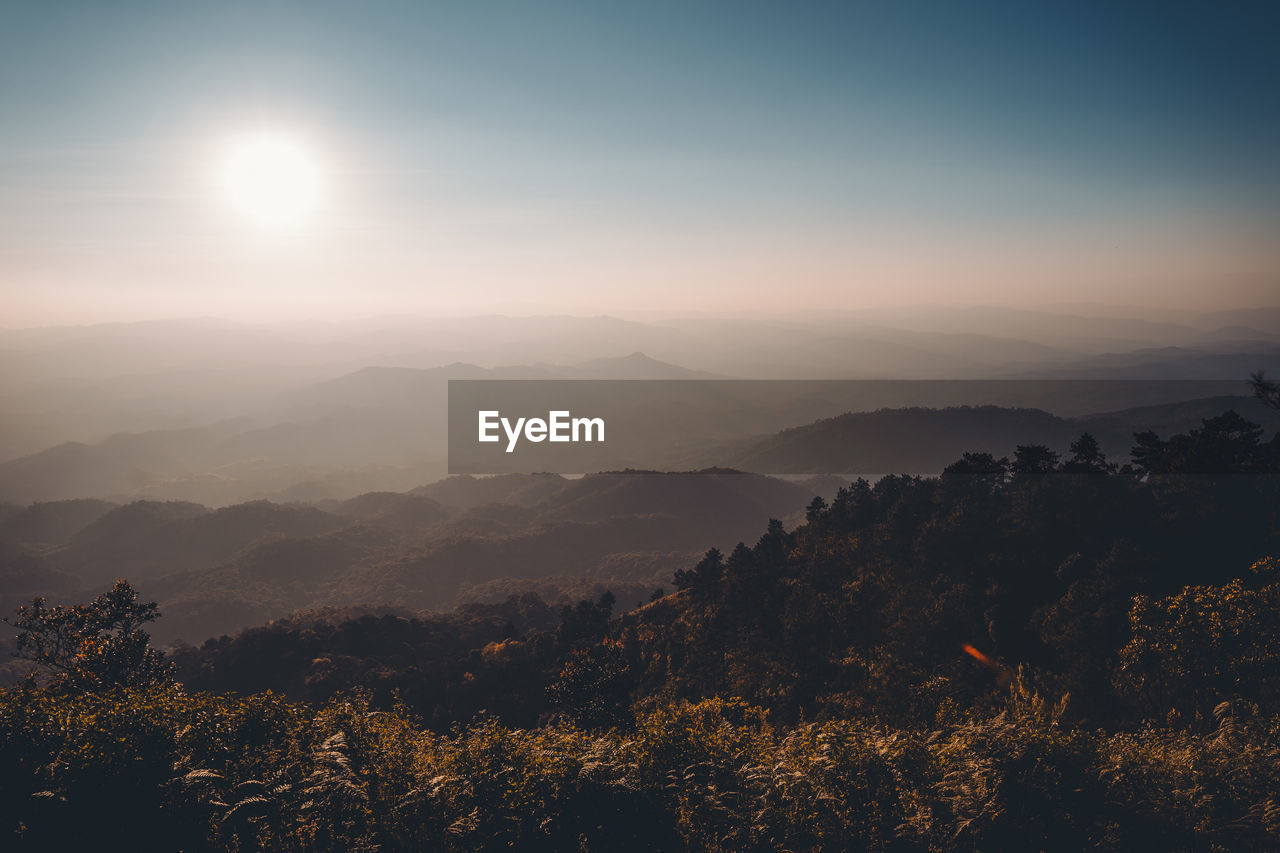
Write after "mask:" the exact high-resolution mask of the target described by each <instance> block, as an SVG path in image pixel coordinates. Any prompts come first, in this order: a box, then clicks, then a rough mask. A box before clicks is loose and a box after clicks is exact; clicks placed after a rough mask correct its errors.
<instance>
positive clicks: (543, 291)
mask: <svg viewBox="0 0 1280 853" xmlns="http://www.w3.org/2000/svg"><path fill="white" fill-rule="evenodd" d="M0 13H2V18H0V19H2V20H3V21H4V25H3V26H2V27H0V325H3V326H30V325H47V324H60V323H84V322H98V321H103V320H130V319H150V318H157V317H167V316H219V317H228V318H232V319H242V320H274V319H285V318H288V319H299V318H312V317H314V318H331V317H343V316H352V315H374V314H387V313H397V312H407V313H417V314H421V313H516V314H521V313H546V312H556V313H561V312H563V313H573V314H599V313H615V314H623V315H625V314H627V313H628V312H653V311H669V312H682V311H689V312H694V311H697V312H705V311H716V310H732V311H735V312H741V311H752V310H760V311H775V310H780V308H783V307H785V308H786V309H789V310H825V309H832V310H835V309H839V310H850V309H853V310H856V309H858V308H862V307H881V306H887V305H937V304H974V303H984V304H991V303H998V304H1011V305H1020V306H1027V305H1032V306H1034V305H1042V304H1057V303H1068V302H1069V303H1081V302H1098V303H1113V304H1124V305H1139V306H1140V305H1153V306H1154V305H1159V306H1161V307H1179V308H1188V309H1219V308H1236V307H1245V306H1249V305H1259V304H1276V303H1277V301H1280V300H1277V299H1276V297H1275V294H1277V293H1280V239H1278V238H1280V192H1277V190H1280V98H1277V97H1276V96H1275V92H1276V89H1277V84H1280V50H1277V49H1276V48H1275V45H1276V44H1280V6H1277V5H1276V4H1274V3H1265V2H1254V3H1251V2H1239V3H1231V4H1210V3H1207V2H1203V3H1182V2H1161V3H1143V4H1132V3H1126V2H1105V3H1103V2H1099V3H1082V2H1072V3H1014V2H1010V3H992V2H972V3H952V2H938V3H916V2H900V3H858V2H843V3H806V2H794V3H779V2H748V0H739V2H691V0H686V2H672V3H669V2H661V0H653V2H644V3H635V2H629V3H612V2H604V0H602V1H601V2H590V3H588V2H578V3H561V2H514V0H513V2H487V1H486V0H474V2H465V3H464V2H450V3H433V2H426V1H425V0H418V2H406V3H391V2H362V3H352V2H317V1H316V0H312V2H306V3H301V2H297V3H293V2H271V0H267V2H256V3H244V4H237V3H232V2H222V3H181V2H173V0H170V2H164V3H132V2H127V0H117V2H112V3H100V2H75V0H62V2H58V3H48V2H14V0H0ZM255 134H257V135H259V136H261V135H264V134H266V135H271V136H272V138H280V139H285V140H288V141H289V143H290V145H291V146H292V148H291V149H290V150H291V151H295V152H300V153H298V154H297V155H296V156H297V157H299V158H301V160H302V162H303V164H304V165H305V166H306V168H307V169H309V170H311V172H310V173H311V174H313V175H314V176H315V177H316V180H317V181H318V185H319V187H320V191H319V192H318V195H317V198H318V201H317V202H316V203H315V204H314V205H312V206H311V207H309V208H308V210H307V211H306V213H305V215H303V216H300V217H299V218H298V221H295V222H291V223H290V224H289V225H288V227H284V228H264V227H262V225H261V222H259V221H257V219H255V217H254V216H252V215H246V211H245V210H244V209H242V208H243V206H240V207H238V206H237V204H236V203H235V199H234V198H231V197H229V195H228V190H227V181H226V177H225V175H226V170H227V168H228V167H227V165H226V164H227V163H228V162H229V158H230V157H231V153H230V152H233V151H235V150H238V149H237V146H238V145H241V144H243V141H244V140H245V139H250V138H256V137H255V136H254V135H255ZM285 165H286V166H287V165H288V163H286V164H285ZM268 178H269V176H268ZM250 213H252V211H250Z"/></svg>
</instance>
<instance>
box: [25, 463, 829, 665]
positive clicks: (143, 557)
mask: <svg viewBox="0 0 1280 853" xmlns="http://www.w3.org/2000/svg"><path fill="white" fill-rule="evenodd" d="M829 486H830V484H829V483H824V484H823V485H822V487H824V488H826V487H829ZM816 493H817V492H815V491H814V490H813V489H811V488H810V487H809V486H808V485H805V484H799V483H792V482H786V481H783V480H779V479H774V478H769V477H762V476H759V475H755V474H743V473H738V472H732V471H704V472H698V473H686V474H657V473H647V474H646V473H625V474H621V473H619V474H596V475H591V476H587V477H582V478H580V479H565V478H562V477H557V476H553V475H530V476H512V477H493V478H485V479H474V478H470V477H456V478H449V479H446V480H443V481H440V482H437V483H433V484H431V485H429V486H426V487H424V488H422V489H419V490H415V492H412V493H386V492H382V493H370V494H366V495H361V496H358V497H356V498H353V499H351V500H347V501H341V502H326V503H325V504H323V505H322V506H299V505H280V504H273V503H268V502H265V501H258V502H251V503H245V504H238V505H234V506H230V507H226V508H223V509H219V510H211V509H209V508H207V507H204V506H201V505H198V504H193V503H186V502H155V501H141V502H134V503H129V504H125V505H122V506H112V505H110V504H103V503H99V502H85V501H66V502H54V503H45V504H36V505H33V506H30V507H27V508H25V509H14V508H10V509H9V510H8V511H6V512H5V513H3V514H0V610H3V611H5V612H11V611H12V609H13V608H14V607H16V606H17V605H18V604H20V603H23V602H24V601H25V600H27V599H29V598H30V597H31V596H34V595H56V596H69V597H71V598H76V599H78V598H83V597H85V596H91V594H96V592H95V590H96V591H100V589H101V588H102V587H103V586H104V585H109V584H110V583H111V581H112V580H114V579H115V578H117V577H128V578H129V579H130V580H131V581H133V582H134V583H135V585H136V586H138V587H139V588H140V589H142V590H143V592H144V594H145V595H147V596H149V597H154V598H157V599H159V601H160V602H161V605H162V608H163V610H164V612H165V614H166V618H165V619H164V620H162V623H160V624H159V627H158V630H159V632H160V633H159V636H161V637H162V638H163V639H175V638H184V639H187V640H192V641H196V640H201V639H203V638H205V637H207V636H211V635H217V634H219V633H223V632H229V631H233V630H235V629H237V628H240V627H244V626H248V625H252V624H257V623H260V622H263V621H266V620H269V619H272V618H277V617H280V616H284V615H286V614H288V613H290V612H292V611H294V610H297V609H300V608H309V607H315V606H322V605H335V606H346V605H355V604H367V603H378V604H383V603H387V602H393V603H396V604H397V605H399V606H404V607H409V608H417V609H449V608H452V607H453V606H454V605H455V604H457V603H458V602H460V601H464V600H469V599H468V598H467V596H468V593H467V590H468V589H470V588H472V587H485V586H486V585H489V584H491V582H498V581H504V579H506V581H510V582H519V581H522V580H529V581H535V580H541V579H546V578H549V577H559V578H562V579H563V578H570V579H573V578H579V579H584V580H590V581H592V582H604V581H607V582H609V583H610V585H611V587H612V588H614V589H616V590H618V591H619V592H622V591H627V592H628V594H629V595H630V594H632V593H634V595H635V596H641V595H642V594H643V596H644V597H646V598H647V595H648V593H649V592H651V591H652V589H653V588H654V587H655V586H660V585H662V584H664V583H668V582H669V578H670V575H671V572H672V571H674V569H675V568H678V567H680V566H682V565H684V564H686V563H687V562H688V561H689V560H690V559H695V558H696V557H697V555H698V554H700V553H701V552H702V551H704V550H705V549H706V548H707V547H710V546H711V545H720V546H721V547H731V546H732V545H733V543H735V542H737V541H739V540H740V539H744V538H753V537H754V536H756V535H758V532H759V530H760V529H761V528H762V526H763V525H764V524H765V523H766V522H767V521H768V520H769V519H770V518H780V519H786V520H787V521H788V523H795V522H796V521H798V520H799V518H800V517H801V516H802V513H803V510H804V507H805V506H806V504H807V503H808V502H809V501H810V500H811V499H812V498H813V496H814V494H816ZM827 496H828V497H830V494H828V495H827ZM543 588H544V589H545V586H544V587H543ZM484 594H489V593H485V592H478V593H477V595H484Z"/></svg>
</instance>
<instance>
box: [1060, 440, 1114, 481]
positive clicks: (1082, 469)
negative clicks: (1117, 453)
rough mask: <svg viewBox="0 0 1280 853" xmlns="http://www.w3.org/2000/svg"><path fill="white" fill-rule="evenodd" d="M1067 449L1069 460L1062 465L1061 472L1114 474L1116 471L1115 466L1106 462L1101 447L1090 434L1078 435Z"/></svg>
mask: <svg viewBox="0 0 1280 853" xmlns="http://www.w3.org/2000/svg"><path fill="white" fill-rule="evenodd" d="M1069 449H1070V450H1071V458H1070V459H1068V460H1067V461H1066V462H1064V463H1063V465H1062V470H1063V471H1064V472H1066V473H1068V474H1114V473H1115V471H1116V466H1115V465H1114V464H1113V463H1110V462H1107V456H1106V454H1105V453H1103V452H1102V445H1100V444H1098V439H1096V438H1094V437H1093V435H1092V434H1091V433H1087V432H1082V433H1080V437H1079V438H1077V439H1076V440H1075V441H1073V442H1071V447H1070V448H1069Z"/></svg>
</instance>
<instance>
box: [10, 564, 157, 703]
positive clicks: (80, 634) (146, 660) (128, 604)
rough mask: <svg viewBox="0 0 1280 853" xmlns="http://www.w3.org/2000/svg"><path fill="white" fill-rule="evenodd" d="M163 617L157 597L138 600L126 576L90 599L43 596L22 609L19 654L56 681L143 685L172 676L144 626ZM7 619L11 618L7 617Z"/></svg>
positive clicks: (81, 685) (18, 624)
mask: <svg viewBox="0 0 1280 853" xmlns="http://www.w3.org/2000/svg"><path fill="white" fill-rule="evenodd" d="M159 616H160V612H159V605H157V604H156V602H154V601H152V602H148V603H145V604H142V603H139V601H138V592H137V590H135V589H134V588H133V587H132V586H131V585H130V584H129V582H128V581H125V580H119V581H116V584H115V586H113V587H112V588H111V590H110V591H109V592H105V593H103V594H102V595H100V596H98V597H97V598H95V599H94V600H93V601H92V602H90V603H89V604H76V605H70V606H66V605H58V606H55V607H49V606H47V605H46V604H45V600H44V599H43V598H36V599H33V600H32V602H31V603H30V604H26V605H23V606H22V607H19V608H18V619H17V621H15V622H12V623H10V624H12V625H13V626H14V627H15V628H17V629H18V632H19V633H18V638H17V652H16V654H17V655H18V656H19V657H22V658H25V659H27V660H30V661H33V662H34V663H36V664H38V665H39V666H41V667H44V668H46V669H49V670H52V671H53V673H54V677H53V681H54V682H55V683H57V684H62V685H67V686H72V687H76V688H79V689H96V688H108V687H117V686H121V687H141V686H149V685H154V684H160V683H165V682H167V681H169V680H171V677H172V675H171V672H170V666H169V664H168V663H167V662H166V661H165V659H164V653H163V652H160V651H157V650H156V649H152V648H151V647H150V646H149V642H150V640H151V636H150V635H149V634H148V633H147V632H146V631H144V630H143V629H142V626H143V625H145V624H146V623H147V622H152V621H154V620H155V619H156V618H158V617H159ZM6 621H8V620H6Z"/></svg>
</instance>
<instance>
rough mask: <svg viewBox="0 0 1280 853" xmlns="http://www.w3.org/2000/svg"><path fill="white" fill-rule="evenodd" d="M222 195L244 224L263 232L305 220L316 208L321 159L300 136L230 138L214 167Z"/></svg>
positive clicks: (274, 134) (265, 133)
mask: <svg viewBox="0 0 1280 853" xmlns="http://www.w3.org/2000/svg"><path fill="white" fill-rule="evenodd" d="M218 188H219V191H220V193H221V195H222V197H223V199H224V200H225V201H226V202H227V203H228V204H229V205H230V206H231V208H232V209H233V210H234V211H236V213H238V214H239V215H240V216H241V217H242V218H243V219H244V220H245V221H246V222H248V223H249V224H251V225H254V226H256V227H258V228H261V229H264V230H273V231H274V230H288V229H293V228H297V227H299V226H301V225H303V224H305V223H306V222H307V221H308V220H309V219H310V218H311V217H312V216H313V215H314V214H315V213H316V211H317V210H318V209H319V208H320V205H321V202H322V200H323V199H322V196H323V189H324V187H323V181H322V175H321V170H320V165H319V162H318V161H317V159H316V157H315V155H314V154H313V153H312V151H311V149H310V148H309V147H308V146H307V145H306V144H305V143H304V142H303V141H302V140H300V139H298V138H296V137H294V136H291V135H289V134H287V133H279V132H268V131H258V132H253V133H245V134H242V135H240V136H237V137H235V138H234V139H232V140H231V141H230V142H229V143H228V144H227V147H226V149H225V150H224V152H223V155H222V159H221V163H220V167H219V170H218Z"/></svg>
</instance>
